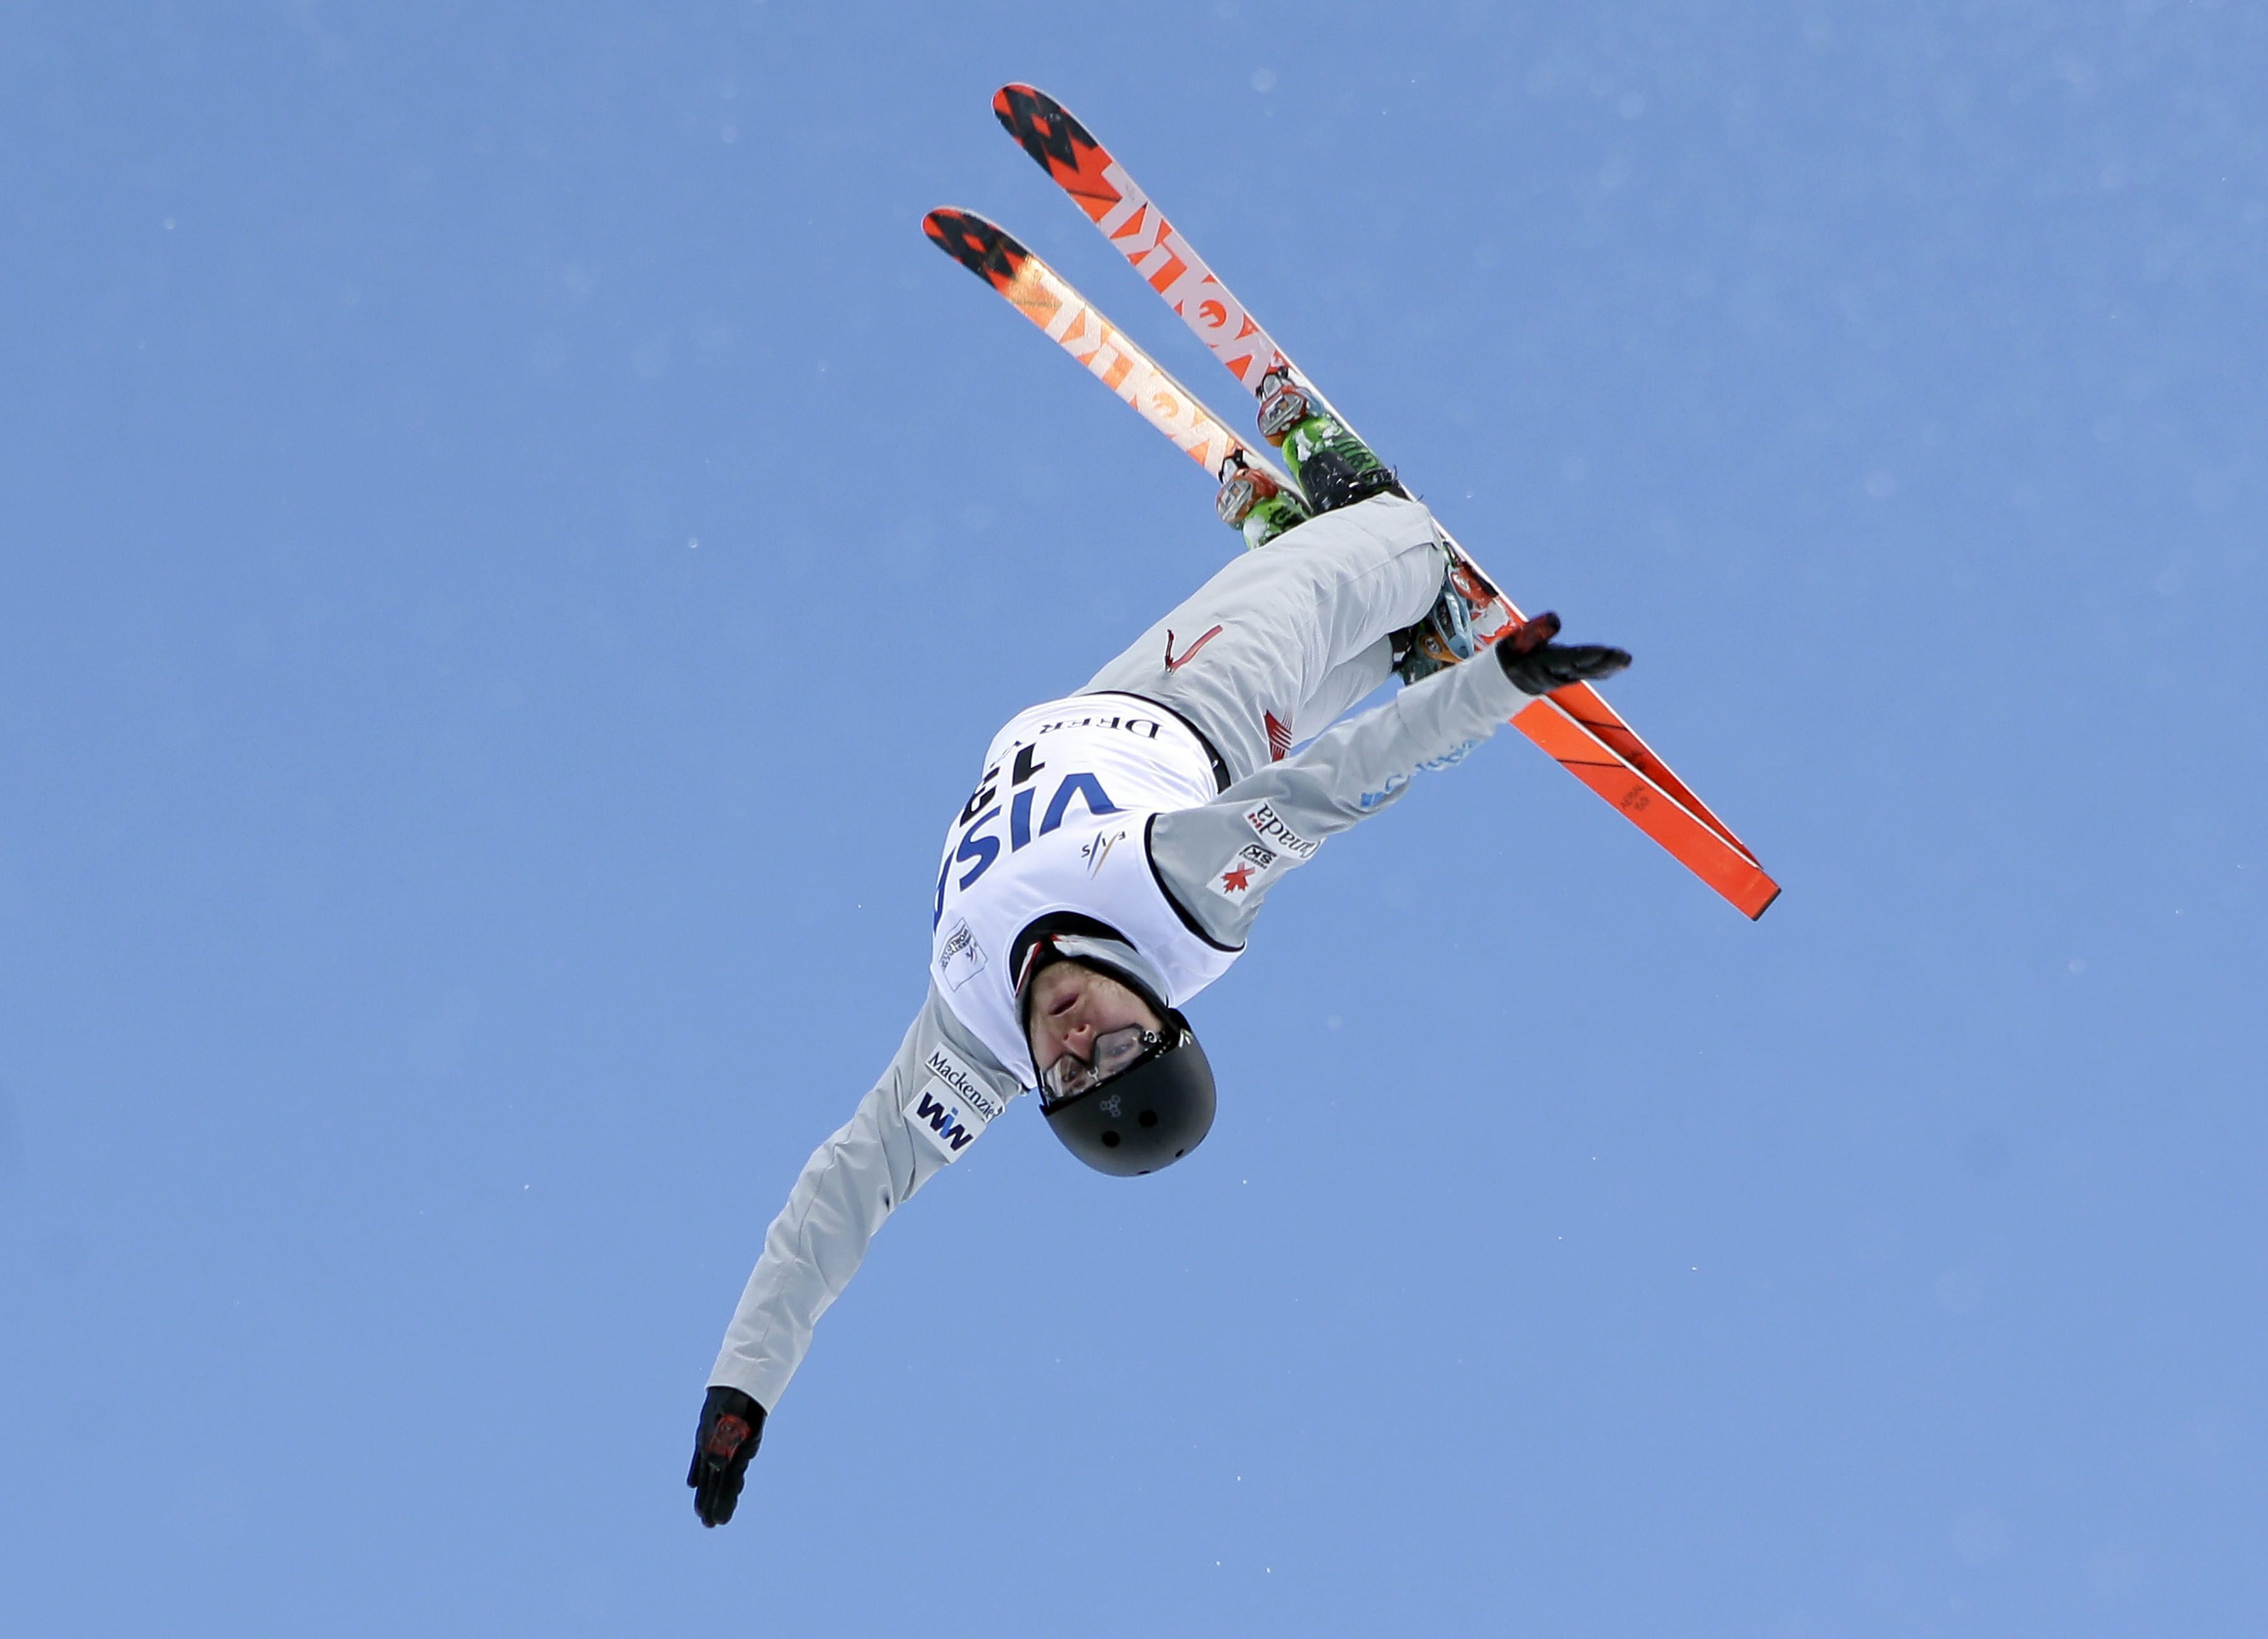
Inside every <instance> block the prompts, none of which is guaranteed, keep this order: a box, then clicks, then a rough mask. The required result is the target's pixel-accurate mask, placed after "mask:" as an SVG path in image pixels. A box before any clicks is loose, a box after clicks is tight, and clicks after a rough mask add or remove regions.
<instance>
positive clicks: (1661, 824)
mask: <svg viewBox="0 0 2268 1639" xmlns="http://www.w3.org/2000/svg"><path fill="white" fill-rule="evenodd" d="M992 111H993V114H995V116H996V117H997V118H998V120H999V121H1000V124H1001V126H1002V127H1003V129H1005V130H1006V131H1007V133H1008V134H1009V136H1012V137H1013V138H1014V139H1015V140H1016V142H1017V143H1018V144H1019V145H1020V147H1022V148H1023V150H1024V151H1025V152H1026V153H1027V154H1028V155H1029V156H1030V157H1031V158H1032V159H1033V160H1034V161H1035V163H1037V164H1038V165H1039V166H1040V167H1041V169H1042V170H1043V171H1045V172H1046V173H1048V175H1049V178H1050V179H1051V180H1054V181H1055V182H1056V184H1057V186H1058V187H1061V188H1063V190H1064V192H1065V193H1066V194H1068V195H1071V199H1072V201H1073V202H1075V203H1076V204H1078V206H1079V209H1080V210H1081V211H1082V212H1083V213H1084V214H1085V215H1086V217H1087V219H1088V220H1089V221H1090V222H1092V223H1094V225H1095V227H1096V229H1097V230H1098V231H1099V232H1101V234H1102V236H1103V237H1104V238H1105V239H1108V240H1109V242H1110V243H1111V245H1112V246H1114V247H1115V248H1116V249H1117V250H1118V252H1119V254H1121V255H1123V256H1124V257H1125V258H1126V260H1127V261H1128V262H1129V263H1130V265H1131V266H1132V267H1133V268H1134V270H1135V271H1136V272H1137V273H1138V274H1140V275H1141V276H1142V278H1143V280H1144V282H1145V283H1147V284H1148V285H1149V286H1150V287H1151V288H1152V290H1156V291H1157V292H1158V294H1159V296H1160V298H1163V299H1164V301H1165V302H1166V305H1167V306H1168V307H1170V308H1172V309H1173V311H1174V312H1175V314H1177V315H1178V316H1179V317H1180V318H1181V320H1182V322H1183V323H1184V324H1185V325H1187V326H1188V327H1189V330H1190V331H1191V332H1192V333H1193V334H1195V335H1196V336H1197V339H1198V340H1199V341H1201V342H1204V344H1205V347H1206V349H1208V350H1209V351H1211V353H1212V355H1213V356H1214V357H1215V358H1217V359H1219V361H1220V363H1221V364H1222V365H1223V366H1224V367H1225V368H1226V370H1227V371H1228V372H1229V373H1230V374H1231V375H1233V376H1234V377H1235V378H1236V379H1237V380H1238V382H1239V383H1240V384H1241V385H1242V386H1244V387H1245V388H1246V389H1247V390H1248V391H1249V392H1251V393H1253V394H1254V395H1255V397H1258V396H1260V395H1261V394H1262V393H1264V392H1265V391H1266V390H1267V387H1268V386H1269V384H1270V380H1271V379H1275V378H1281V379H1290V380H1292V381H1296V382H1297V383H1298V384H1299V386H1300V387H1301V388H1302V389H1303V390H1304V391H1305V392H1307V393H1308V394H1309V396H1310V397H1311V398H1313V399H1314V401H1316V402H1317V403H1318V404H1319V405H1320V406H1321V407H1322V408H1324V409H1325V410H1326V412H1327V413H1329V415H1331V416H1332V417H1333V418H1334V419H1336V420H1337V421H1338V422H1339V423H1340V424H1341V425H1343V426H1349V427H1351V424H1352V423H1350V422H1348V421H1347V418H1346V417H1345V416H1344V415H1341V414H1339V412H1338V410H1337V407H1336V406H1334V405H1332V404H1331V403H1330V401H1329V399H1328V398H1327V397H1326V396H1325V395H1324V394H1323V393H1322V392H1321V391H1320V390H1318V389H1317V388H1316V387H1315V386H1314V383H1313V381H1311V380H1310V379H1308V378H1307V375H1306V374H1305V372H1303V371H1300V370H1299V369H1298V368H1297V367H1296V366H1295V365H1293V364H1292V361H1291V359H1290V357H1289V356H1287V355H1286V354H1285V352H1284V350H1283V349H1282V348H1281V347H1279V346H1278V345H1277V342H1276V341H1275V338H1274V337H1272V336H1270V334H1268V332H1267V331H1266V330H1265V329H1264V328H1263V327H1262V326H1261V325H1260V323H1259V321H1258V320H1256V319H1254V318H1253V317H1252V315H1251V313H1250V312H1248V310H1247V309H1246V308H1245V306H1244V305H1243V304H1242V303H1241V302H1240V301H1238V300H1237V299H1236V297H1235V295H1234V294H1233V292H1232V291H1231V290H1229V289H1228V287H1227V285H1226V284H1225V283H1222V281H1221V279H1220V277H1219V275H1217V274H1215V273H1214V272H1213V271H1212V269H1211V268H1210V267H1209V266H1207V265H1206V263H1205V261H1204V258H1203V257H1202V256H1200V255H1198V254H1197V250H1196V248H1195V247H1194V246H1191V245H1190V244H1189V240H1188V239H1186V238H1185V237H1184V236H1183V235H1182V233H1181V232H1179V231H1178V230H1177V229H1175V227H1174V225H1173V224H1172V223H1170V222H1169V221H1168V220H1167V218H1166V217H1165V215H1164V213H1163V212H1161V211H1160V210H1159V209H1158V208H1157V206H1156V205H1155V204H1154V203H1153V202H1152V201H1151V199H1150V197H1149V195H1146V194H1145V193H1144V192H1143V191H1142V189H1141V188H1140V187H1139V186H1138V185H1137V184H1136V182H1135V181H1134V179H1133V178H1132V176H1131V175H1130V174H1129V173H1127V171H1126V169H1125V167H1124V166H1123V165H1120V164H1119V163H1118V162H1117V160H1116V158H1113V157H1112V156H1111V154H1110V152H1109V151H1108V150H1107V149H1105V148H1104V147H1103V146H1102V144H1101V143H1100V142H1099V141H1097V140H1096V138H1095V137H1094V134H1093V133H1092V132H1090V131H1089V130H1088V129H1086V126H1084V125H1082V124H1081V123H1080V122H1079V120H1078V119H1077V118H1076V117H1075V116H1074V115H1073V114H1071V112H1070V110H1068V109H1066V108H1065V107H1064V106H1063V105H1062V104H1061V103H1059V102H1057V101H1056V100H1055V99H1054V98H1052V97H1050V96H1049V95H1048V94H1047V93H1046V92H1043V91H1041V90H1039V89H1037V88H1036V87H1035V86H1031V85H1005V86H1003V87H1002V88H1001V89H1000V91H999V92H998V93H997V94H996V95H995V96H994V98H993V99H992ZM1443 533H1444V534H1445V535H1446V534H1447V531H1446V530H1444V532H1443ZM1450 546H1451V547H1452V548H1453V549H1454V551H1455V552H1456V553H1457V554H1458V555H1459V556H1460V557H1461V558H1462V559H1463V560H1464V562H1465V564H1466V566H1468V567H1469V568H1470V569H1471V570H1474V571H1475V572H1476V578H1477V579H1478V580H1479V581H1480V582H1481V583H1482V584H1484V586H1486V588H1487V589H1488V590H1489V591H1490V592H1491V593H1493V594H1494V595H1495V600H1496V602H1497V603H1498V604H1499V605H1500V606H1501V609H1500V613H1501V614H1502V616H1503V620H1502V621H1501V622H1500V623H1499V625H1497V626H1496V627H1494V628H1491V629H1490V631H1489V634H1488V635H1489V636H1491V637H1492V636H1495V635H1496V634H1497V633H1499V632H1501V631H1503V630H1505V629H1508V628H1509V627H1510V626H1511V625H1512V624H1514V623H1516V622H1517V621H1520V620H1521V619H1522V618H1523V617H1522V616H1521V612H1520V610H1519V609H1518V607H1517V606H1515V605H1513V603H1512V601H1511V600H1510V599H1507V598H1505V597H1504V596H1503V595H1502V593H1501V592H1499V591H1498V590H1497V587H1496V584H1495V582H1494V578H1493V577H1491V576H1489V575H1487V574H1486V573H1485V571H1482V570H1479V566H1478V564H1477V562H1476V561H1475V560H1474V559H1473V557H1472V555H1471V554H1470V553H1469V552H1467V551H1465V549H1464V548H1463V547H1462V546H1461V545H1459V544H1458V543H1457V542H1456V541H1455V540H1454V539H1453V540H1451V541H1450ZM1547 698H1548V700H1549V702H1550V708H1552V709H1556V711H1557V714H1558V715H1559V717H1563V718H1564V719H1565V721H1564V722H1559V721H1554V720H1553V711H1552V710H1551V709H1539V708H1542V707H1543V702H1537V704H1536V705H1533V706H1530V707H1528V708H1526V709H1523V710H1522V711H1521V713H1520V714H1519V716H1518V717H1514V718H1513V725H1514V726H1515V727H1517V728H1519V729H1521V731H1523V732H1524V733H1526V734H1527V735H1528V738H1529V739H1533V740H1535V742H1536V744H1537V745H1539V746H1543V749H1544V750H1545V751H1547V752H1549V753H1550V754H1551V755H1552V756H1554V757H1555V758H1557V760H1558V761H1560V762H1561V763H1562V764H1563V765H1564V766H1565V767H1566V768H1568V769H1569V771H1570V772H1571V773H1573V774H1575V775H1576V776H1577V777H1578V778H1579V779H1581V780H1583V782H1584V783H1586V784H1587V785H1589V786H1590V787H1591V788H1592V789H1593V790H1595V791H1597V792H1598V793H1599V795H1600V796H1602V797H1605V798H1606V799H1607V800H1608V801H1609V802H1611V803H1613V804H1615V805H1616V807H1617V808H1618V809H1619V810H1620V811H1621V812H1623V813H1624V815H1625V816H1626V817H1628V818H1629V819H1630V820H1631V822H1632V823H1634V824H1636V825H1637V826H1638V828H1639V829H1640V830H1642V831H1645V832H1646V834H1648V835H1650V836H1652V837H1653V839H1654V840H1655V841H1656V842H1660V843H1661V845H1662V846H1663V847H1664V848H1665V849H1668V851H1669V852H1670V853H1671V854H1672V855H1674V856H1676V858H1677V859H1678V860H1679V861H1680V862H1681V863H1683V864H1685V865H1686V866H1687V867H1688V868H1689V869H1690V870H1691V871H1694V872H1695V874H1697V876H1699V877H1700V878H1702V879H1703V880H1704V881H1705V882H1706V883H1708V884H1709V886H1711V887H1712V888H1714V889H1715V890H1716V891H1717V892H1718V893H1720V894H1722V895H1723V896H1724V897H1725V898H1726V899H1727V900H1729V901H1730V902H1731V903H1732V904H1733V905H1734V906H1735V907H1736V908H1739V909H1740V910H1742V912H1744V913H1745V914H1746V915H1749V917H1750V918H1752V919H1753V918H1755V917H1757V916H1761V915H1763V914H1764V910H1765V908H1767V907H1769V906H1770V905H1771V901H1772V900H1774V899H1776V898H1778V893H1779V887H1778V884H1777V883H1775V882H1774V881H1773V880H1772V879H1771V877H1770V876H1769V875H1768V874H1766V873H1765V871H1764V869H1763V867H1762V865H1761V864H1760V863H1759V862H1758V861H1757V859H1756V855H1755V854H1754V853H1753V852H1751V851H1750V850H1749V848H1748V846H1747V844H1745V843H1743V842H1742V841H1741V839H1740V838H1739V837H1738V836H1736V835H1735V834H1734V832H1733V830H1732V828H1731V827H1729V826H1727V825H1726V824H1725V822H1724V821H1723V820H1719V818H1718V817H1717V816H1716V814H1715V813H1714V812H1712V811H1711V810H1710V808H1709V807H1708V805H1706V804H1705V803H1704V802H1702V801H1701V799H1700V798H1699V797H1697V796H1696V795H1695V794H1694V793H1693V792H1692V790H1690V789H1689V788H1688V787H1687V786H1686V784H1685V783H1684V782H1683V781H1682V780H1680V779H1679V778H1678V777H1677V775H1675V773H1674V772H1672V771H1671V769H1670V768H1669V766H1668V764H1667V763H1665V762H1663V761H1662V760H1661V757H1660V756H1659V755H1657V754H1656V753H1655V752H1654V751H1653V747H1651V746H1648V745H1647V744H1646V742H1645V740H1643V739H1640V738H1639V737H1638V732H1637V731H1636V730H1634V729H1632V728H1631V726H1630V725H1629V724H1627V723H1625V722H1624V721H1623V719H1622V717H1620V715H1619V714H1617V713H1616V711H1615V709H1613V708H1612V707H1611V706H1609V705H1608V704H1607V702H1606V700H1605V699H1604V697H1603V696H1602V695H1600V694H1599V693H1598V691H1597V690H1595V689H1594V688H1592V687H1590V686H1589V685H1588V684H1580V683H1579V684H1575V685H1573V686H1572V687H1567V688H1562V689H1557V690H1555V691H1554V692H1553V693H1552V694H1551V695H1549V696H1548V697H1547ZM1571 729H1572V731H1574V732H1573V733H1572V737H1571V735H1570V733H1569V731H1570V730H1571ZM1596 750H1604V751H1605V752H1606V753H1608V761H1609V762H1611V763H1613V764H1619V765H1620V771H1619V772H1611V771H1609V769H1608V768H1605V767H1603V766H1602V765H1600V764H1599V763H1597V762H1595V761H1592V760H1591V755H1590V753H1593V752H1594V751H1596ZM1563 753H1568V754H1563ZM1578 753H1580V755H1579V754H1578ZM1624 775H1634V776H1636V779H1637V780H1638V782H1639V783H1638V784H1636V785H1633V784H1631V782H1630V780H1629V779H1628V778H1625V777H1624ZM1657 798H1659V799H1661V800H1656V799H1657ZM1665 804H1666V805H1668V807H1667V809H1665V806H1664V805H1665ZM1668 810H1675V811H1676V812H1674V813H1673V812H1668Z"/></svg>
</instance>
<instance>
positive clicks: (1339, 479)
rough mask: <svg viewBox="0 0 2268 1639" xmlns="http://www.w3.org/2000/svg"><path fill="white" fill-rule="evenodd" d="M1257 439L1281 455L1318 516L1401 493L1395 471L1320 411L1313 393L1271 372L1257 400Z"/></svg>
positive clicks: (1330, 416)
mask: <svg viewBox="0 0 2268 1639" xmlns="http://www.w3.org/2000/svg"><path fill="white" fill-rule="evenodd" d="M1260 436H1261V437H1263V438H1265V439H1267V440H1268V442H1269V443H1270V444H1272V445H1275V446H1276V447H1277V448H1278V449H1279V450H1281V451H1283V452H1284V459H1285V464H1286V465H1288V466H1289V467H1291V469H1292V477H1293V478H1295V479H1297V480H1298V481H1299V484H1300V489H1304V490H1306V491H1307V500H1308V501H1309V503H1311V504H1313V506H1314V509H1315V511H1318V512H1336V511H1338V509H1339V508H1341V507H1343V506H1351V505H1353V504H1354V503H1356V502H1358V501H1360V500H1363V499H1365V498H1366V497H1368V496H1374V495H1379V494H1381V493H1383V492H1384V491H1387V490H1389V489H1390V490H1394V491H1395V492H1396V493H1401V486H1400V485H1398V484H1397V483H1395V481H1394V469H1393V468H1392V467H1388V465H1387V464H1386V463H1385V462H1383V461H1381V460H1380V459H1378V457H1376V456H1375V455H1373V454H1372V453H1371V452H1370V449H1369V446H1368V445H1365V444H1364V443H1363V441H1362V440H1361V439H1359V438H1358V437H1355V436H1354V434H1353V433H1351V432H1350V431H1348V430H1347V429H1346V427H1345V426H1344V424H1342V423H1340V422H1339V420H1338V419H1337V417H1336V416H1334V415H1331V414H1330V413H1329V411H1327V410H1325V409H1324V408H1322V403H1321V401H1318V400H1317V399H1316V397H1315V396H1314V394H1313V393H1310V392H1308V391H1307V388H1305V387H1303V386H1300V384H1299V383H1298V382H1296V381H1294V380H1292V379H1291V378H1290V377H1289V376H1286V375H1284V374H1282V373H1280V372H1276V373H1271V374H1270V376H1269V378H1268V379H1267V381H1265V382H1263V391H1262V393H1261V397H1260Z"/></svg>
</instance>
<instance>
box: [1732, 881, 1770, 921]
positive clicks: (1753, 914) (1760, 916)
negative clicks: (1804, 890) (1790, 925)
mask: <svg viewBox="0 0 2268 1639" xmlns="http://www.w3.org/2000/svg"><path fill="white" fill-rule="evenodd" d="M1756 875H1757V886H1760V887H1766V888H1770V889H1771V893H1767V894H1765V895H1764V898H1763V900H1760V901H1758V902H1756V903H1755V904H1753V905H1742V907H1741V908H1742V910H1744V911H1747V912H1748V914H1749V921H1750V922H1761V921H1763V920H1764V913H1765V912H1766V911H1768V910H1770V909H1771V908H1772V907H1773V906H1775V905H1777V904H1778V903H1779V884H1778V883H1777V882H1775V881H1773V880H1772V879H1771V878H1770V877H1767V876H1765V875H1764V873H1763V872H1762V871H1759V872H1757V873H1756Z"/></svg>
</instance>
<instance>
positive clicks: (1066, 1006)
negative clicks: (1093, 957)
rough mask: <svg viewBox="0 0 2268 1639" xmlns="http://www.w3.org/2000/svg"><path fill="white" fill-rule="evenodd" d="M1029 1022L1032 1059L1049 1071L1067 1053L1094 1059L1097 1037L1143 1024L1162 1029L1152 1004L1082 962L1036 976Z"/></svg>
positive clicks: (1060, 964)
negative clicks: (1082, 964) (1051, 1065)
mask: <svg viewBox="0 0 2268 1639" xmlns="http://www.w3.org/2000/svg"><path fill="white" fill-rule="evenodd" d="M1030 1000H1031V1012H1030V1015H1029V1018H1030V1023H1029V1025H1027V1027H1026V1034H1027V1035H1028V1036H1029V1037H1030V1038H1031V1043H1032V1062H1033V1063H1034V1064H1035V1065H1036V1066H1038V1068H1039V1070H1040V1073H1041V1074H1042V1075H1043V1076H1044V1075H1045V1074H1046V1073H1047V1069H1048V1066H1049V1065H1050V1064H1053V1063H1054V1062H1056V1061H1057V1059H1059V1058H1061V1057H1062V1056H1063V1055H1064V1054H1066V1053H1072V1054H1076V1055H1079V1058H1081V1059H1083V1060H1087V1061H1089V1062H1092V1055H1093V1054H1094V1039H1095V1038H1096V1037H1097V1036H1099V1035H1102V1034H1104V1033H1107V1032H1108V1031H1113V1030H1123V1029H1124V1028H1125V1027H1126V1026H1127V1025H1139V1026H1141V1028H1143V1029H1144V1030H1163V1029H1164V1028H1165V1027H1166V1021H1165V1020H1163V1019H1161V1018H1159V1017H1158V1015H1157V1014H1156V1012H1155V1011H1152V1008H1151V1006H1150V1004H1149V1003H1146V1002H1145V1001H1144V1000H1143V999H1142V998H1141V997H1140V996H1137V995H1136V994H1135V993H1134V992H1133V991H1131V990H1130V989H1127V988H1126V987H1125V986H1124V985H1123V984H1121V983H1119V982H1118V981H1116V979H1113V978H1112V977H1111V976H1110V975H1109V974H1101V973H1097V972H1095V970H1094V968H1092V967H1086V966H1081V965H1080V964H1079V963H1078V962H1051V963H1049V965H1048V966H1045V967H1042V969H1040V971H1039V972H1038V973H1037V974H1035V975H1033V978H1032V989H1031V998H1030Z"/></svg>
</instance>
